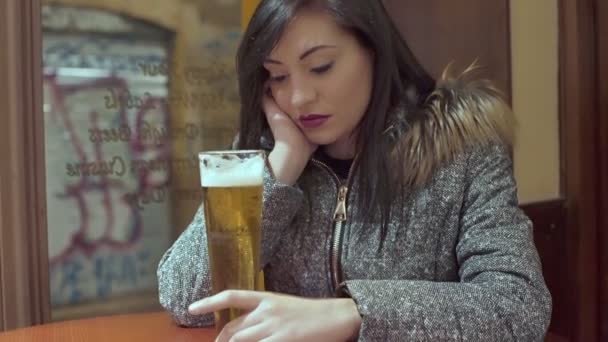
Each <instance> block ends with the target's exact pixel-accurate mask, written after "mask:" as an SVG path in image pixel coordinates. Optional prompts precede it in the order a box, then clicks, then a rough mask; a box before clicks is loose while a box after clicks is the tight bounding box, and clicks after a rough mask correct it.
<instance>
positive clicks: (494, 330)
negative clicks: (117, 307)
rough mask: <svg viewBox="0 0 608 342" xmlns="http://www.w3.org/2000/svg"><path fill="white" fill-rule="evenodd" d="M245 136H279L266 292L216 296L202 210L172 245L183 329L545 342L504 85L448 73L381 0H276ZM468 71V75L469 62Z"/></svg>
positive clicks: (266, 245) (267, 6) (165, 293)
mask: <svg viewBox="0 0 608 342" xmlns="http://www.w3.org/2000/svg"><path fill="white" fill-rule="evenodd" d="M237 66H238V74H239V84H240V93H241V104H242V109H241V127H240V134H239V138H238V141H237V142H236V144H235V146H234V147H235V148H239V149H258V148H261V149H266V150H267V151H269V154H268V165H267V168H266V173H265V180H264V182H265V183H264V197H263V198H264V203H263V222H262V230H263V237H262V249H263V250H262V256H261V262H262V265H263V267H264V273H265V284H266V288H267V290H268V292H254V291H225V292H222V293H220V294H217V295H215V296H210V284H209V276H208V257H207V255H206V249H205V248H206V242H207V241H206V233H205V226H204V217H203V211H202V210H199V211H198V213H197V214H196V216H195V218H194V221H193V222H192V224H191V225H190V226H189V227H188V228H187V230H186V231H185V232H184V233H183V234H182V235H181V237H180V238H179V239H178V240H177V241H176V242H175V244H174V245H173V246H172V247H171V249H170V250H169V251H167V253H166V254H165V256H164V257H163V259H162V261H161V263H160V265H159V269H158V277H159V283H160V285H159V287H160V289H159V290H160V301H161V303H162V305H163V306H164V307H165V308H166V309H167V310H168V311H169V312H171V313H172V314H173V316H174V318H175V320H176V321H177V322H178V323H179V324H181V325H185V326H202V325H210V324H212V323H213V316H212V312H213V311H214V310H219V309H224V308H229V307H234V308H241V309H245V310H247V312H248V314H246V315H243V316H241V317H240V318H239V319H237V320H235V321H233V322H231V323H229V324H228V325H227V326H226V327H225V328H224V329H223V330H222V332H221V334H220V336H219V337H218V341H265V342H269V341H346V340H349V339H358V340H360V341H406V340H415V341H439V340H441V341H444V340H472V341H505V340H509V341H511V340H516V341H541V340H542V339H543V336H544V334H545V331H546V329H547V326H548V323H549V318H550V314H551V299H550V295H549V293H548V291H547V288H546V286H545V283H544V280H543V277H542V274H541V265H540V261H539V257H538V254H537V251H536V249H535V246H534V243H533V239H532V231H531V224H530V222H529V220H528V219H527V218H526V217H525V215H524V214H523V213H522V211H521V210H520V209H519V208H518V206H517V199H516V188H515V182H514V179H513V175H512V165H511V161H510V158H509V153H508V150H509V148H510V144H511V140H512V127H511V126H512V125H511V122H512V118H511V114H510V112H509V110H508V108H507V106H506V105H505V104H504V103H503V102H502V101H501V100H500V97H499V96H498V94H497V92H496V91H495V90H493V89H492V88H491V87H489V86H487V85H486V84H485V83H483V82H473V81H465V79H464V78H463V77H460V78H457V79H447V77H444V78H443V79H442V80H441V81H439V82H437V83H436V82H435V81H434V80H433V79H431V77H429V76H428V75H427V74H426V73H425V71H424V70H423V69H422V68H421V67H420V66H419V64H418V63H417V62H416V60H415V58H414V57H413V55H412V53H411V52H410V50H409V49H408V48H407V46H406V44H405V43H404V42H403V40H402V39H401V37H400V36H399V34H398V32H397V30H396V29H395V27H394V26H393V24H392V22H391V20H390V19H389V17H388V15H387V14H386V12H385V10H384V8H383V6H382V4H381V1H370V0H324V1H322V0H317V1H306V0H264V1H262V2H261V4H260V5H259V7H258V9H257V11H256V13H255V14H254V16H253V18H252V20H251V22H250V24H249V26H248V28H247V31H246V32H245V35H244V38H243V41H242V43H241V46H240V48H239V52H238V57H237ZM465 76H466V75H465Z"/></svg>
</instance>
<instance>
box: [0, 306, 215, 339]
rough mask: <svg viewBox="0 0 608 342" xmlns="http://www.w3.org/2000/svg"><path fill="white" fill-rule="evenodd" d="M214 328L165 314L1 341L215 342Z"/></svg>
mask: <svg viewBox="0 0 608 342" xmlns="http://www.w3.org/2000/svg"><path fill="white" fill-rule="evenodd" d="M215 336H216V334H215V329H214V328H180V327H178V326H177V325H175V323H173V321H172V320H171V317H170V316H169V315H168V314H167V313H164V312H160V313H149V314H135V315H120V316H109V317H98V318H91V319H83V320H76V321H66V322H58V323H50V324H44V325H38V326H34V327H30V328H25V329H18V330H12V331H8V332H4V333H0V342H26V341H35V342H39V341H44V342H76V341H78V342H80V341H86V342H97V341H99V342H101V341H103V342H120V341H125V342H126V341H128V342H133V341H151V342H153V341H163V342H166V341H171V342H207V341H209V342H212V341H214V339H215Z"/></svg>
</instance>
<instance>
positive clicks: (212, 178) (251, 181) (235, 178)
mask: <svg viewBox="0 0 608 342" xmlns="http://www.w3.org/2000/svg"><path fill="white" fill-rule="evenodd" d="M207 161H208V164H207V165H206V166H205V165H204V164H203V161H201V165H200V167H201V186H203V187H206V188H220V187H237V186H260V185H262V183H263V178H264V159H263V158H251V159H246V160H234V159H233V160H225V159H220V158H213V159H208V160H207Z"/></svg>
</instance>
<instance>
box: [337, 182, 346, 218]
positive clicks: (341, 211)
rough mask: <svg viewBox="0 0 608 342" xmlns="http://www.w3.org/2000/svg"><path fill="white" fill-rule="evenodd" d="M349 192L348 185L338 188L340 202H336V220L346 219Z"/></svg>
mask: <svg viewBox="0 0 608 342" xmlns="http://www.w3.org/2000/svg"><path fill="white" fill-rule="evenodd" d="M347 193H348V187H346V186H344V185H343V186H341V187H340V189H339V190H338V203H337V204H336V211H335V212H334V222H342V221H346V194H347Z"/></svg>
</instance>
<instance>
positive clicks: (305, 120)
mask: <svg viewBox="0 0 608 342" xmlns="http://www.w3.org/2000/svg"><path fill="white" fill-rule="evenodd" d="M330 116H331V115H322V114H308V115H302V116H300V118H299V121H300V124H302V126H303V127H305V128H316V127H319V126H321V125H323V124H324V123H325V122H326V121H327V119H329V118H330Z"/></svg>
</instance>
